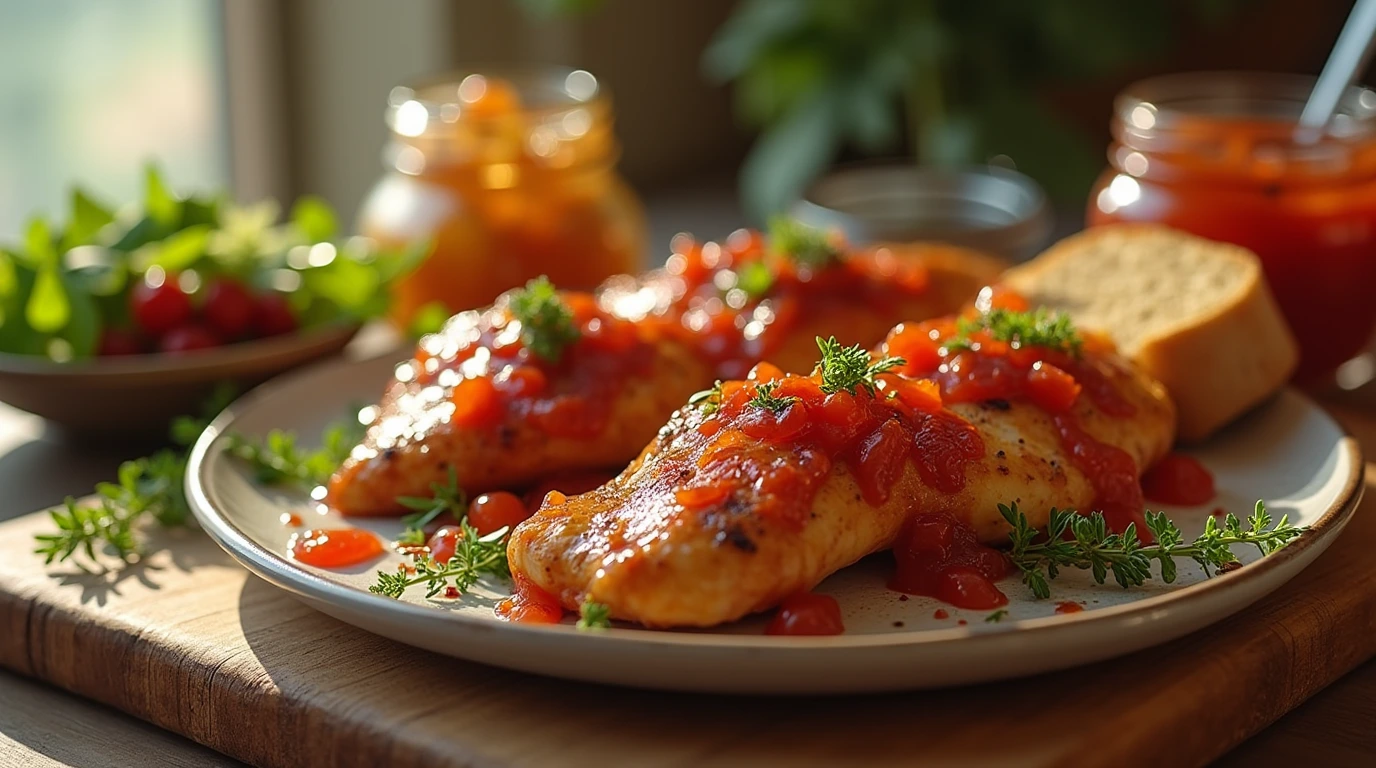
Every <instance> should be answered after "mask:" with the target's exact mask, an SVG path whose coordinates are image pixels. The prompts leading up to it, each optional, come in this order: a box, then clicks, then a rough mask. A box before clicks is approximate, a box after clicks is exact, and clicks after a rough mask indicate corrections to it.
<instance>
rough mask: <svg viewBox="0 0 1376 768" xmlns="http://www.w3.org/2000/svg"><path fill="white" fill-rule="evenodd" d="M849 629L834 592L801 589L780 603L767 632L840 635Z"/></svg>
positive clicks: (767, 633) (772, 633)
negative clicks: (801, 590) (824, 593)
mask: <svg viewBox="0 0 1376 768" xmlns="http://www.w3.org/2000/svg"><path fill="white" fill-rule="evenodd" d="M845 631H846V627H845V625H844V624H842V622H841V606H840V605H838V604H837V602H836V598H834V597H832V596H831V595H819V594H816V593H815V592H798V593H795V594H792V595H789V596H788V597H786V598H784V600H783V602H781V603H779V612H778V613H776V614H775V615H774V619H773V620H772V621H770V622H769V626H768V627H766V628H765V631H764V632H765V634H766V635H839V634H842V633H843V632H845Z"/></svg>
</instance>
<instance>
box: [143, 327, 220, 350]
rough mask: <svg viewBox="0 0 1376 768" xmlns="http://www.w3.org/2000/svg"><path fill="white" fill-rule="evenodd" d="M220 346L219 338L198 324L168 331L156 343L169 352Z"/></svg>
mask: <svg viewBox="0 0 1376 768" xmlns="http://www.w3.org/2000/svg"><path fill="white" fill-rule="evenodd" d="M218 346H220V340H219V339H218V338H216V337H215V334H213V333H211V332H210V330H209V329H207V328H205V327H203V326H199V325H183V326H182V327H180V328H173V329H172V330H170V331H168V332H167V333H166V334H165V335H164V336H163V337H162V341H161V342H160V343H159V344H158V348H159V349H160V350H162V351H163V352H167V353H169V354H174V355H175V354H179V353H182V352H190V351H192V350H196V349H210V348H211V347H218Z"/></svg>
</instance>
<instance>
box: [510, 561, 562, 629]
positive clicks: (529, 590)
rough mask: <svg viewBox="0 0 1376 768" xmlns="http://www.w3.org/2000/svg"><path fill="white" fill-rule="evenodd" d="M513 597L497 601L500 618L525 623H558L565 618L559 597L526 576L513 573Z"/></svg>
mask: <svg viewBox="0 0 1376 768" xmlns="http://www.w3.org/2000/svg"><path fill="white" fill-rule="evenodd" d="M512 580H513V586H512V590H511V597H509V598H507V599H505V600H503V601H501V602H500V603H497V607H496V608H495V609H494V612H495V613H496V614H497V617H498V618H501V619H506V620H507V621H517V622H521V623H525V624H558V623H559V622H560V621H562V620H563V618H564V609H563V607H562V606H560V605H559V598H557V597H555V596H554V595H551V594H550V593H548V592H546V591H545V590H543V589H540V588H539V587H537V586H535V583H534V582H532V581H531V580H530V579H528V578H526V577H525V576H523V575H521V574H519V573H516V574H512Z"/></svg>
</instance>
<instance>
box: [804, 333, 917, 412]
mask: <svg viewBox="0 0 1376 768" xmlns="http://www.w3.org/2000/svg"><path fill="white" fill-rule="evenodd" d="M817 348H818V349H819V350H821V352H822V358H821V360H819V361H818V363H817V368H818V369H819V370H820V371H821V373H822V391H823V392H825V393H827V394H829V395H831V394H835V393H837V392H840V391H841V390H845V391H847V392H849V393H851V394H852V395H854V394H858V390H859V389H864V390H865V391H866V392H869V394H870V397H873V396H874V394H875V381H874V377H875V376H878V375H879V374H881V373H885V372H887V371H891V370H893V369H894V368H898V367H899V366H902V365H906V364H907V361H906V360H904V359H903V358H901V357H883V358H880V359H879V360H877V361H874V362H871V360H870V353H869V351H868V350H866V349H865V348H864V347H862V346H860V345H859V344H856V345H855V346H853V347H843V346H841V343H840V342H838V341H837V340H836V337H835V336H832V337H831V338H829V339H824V338H822V337H821V336H818V337H817Z"/></svg>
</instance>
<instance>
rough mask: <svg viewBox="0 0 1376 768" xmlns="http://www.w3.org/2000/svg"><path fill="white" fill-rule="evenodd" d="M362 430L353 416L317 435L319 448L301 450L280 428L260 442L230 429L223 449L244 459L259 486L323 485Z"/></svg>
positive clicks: (346, 456)
mask: <svg viewBox="0 0 1376 768" xmlns="http://www.w3.org/2000/svg"><path fill="white" fill-rule="evenodd" d="M362 431H363V425H361V424H359V423H358V420H357V419H349V420H346V421H340V422H338V423H335V424H332V425H330V426H329V427H328V428H326V430H325V433H324V435H322V436H321V443H322V444H321V447H320V448H317V449H316V450H313V451H308V450H303V449H301V448H300V447H299V446H297V444H296V435H294V434H292V433H291V432H286V431H283V430H280V429H274V430H272V431H270V432H268V434H267V436H266V437H265V438H264V439H263V440H262V441H261V442H259V441H256V440H253V439H251V438H248V437H245V436H243V435H240V434H237V433H234V432H231V433H229V434H227V435H225V437H226V439H227V440H228V441H229V446H228V447H227V448H226V450H228V451H229V452H230V454H232V455H233V456H235V457H236V458H238V459H240V460H242V461H245V462H248V464H249V466H250V467H251V468H252V469H253V479H254V480H255V481H257V482H259V483H262V484H263V485H297V486H300V487H302V488H306V489H308V490H309V489H311V488H314V487H315V486H317V485H323V484H324V483H325V482H326V481H327V480H329V479H330V475H332V474H334V471H335V470H336V469H338V468H339V465H340V464H342V463H344V460H345V459H347V458H349V452H350V451H351V450H353V447H354V445H355V444H357V443H358V441H359V439H360V438H362V436H363V435H362Z"/></svg>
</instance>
